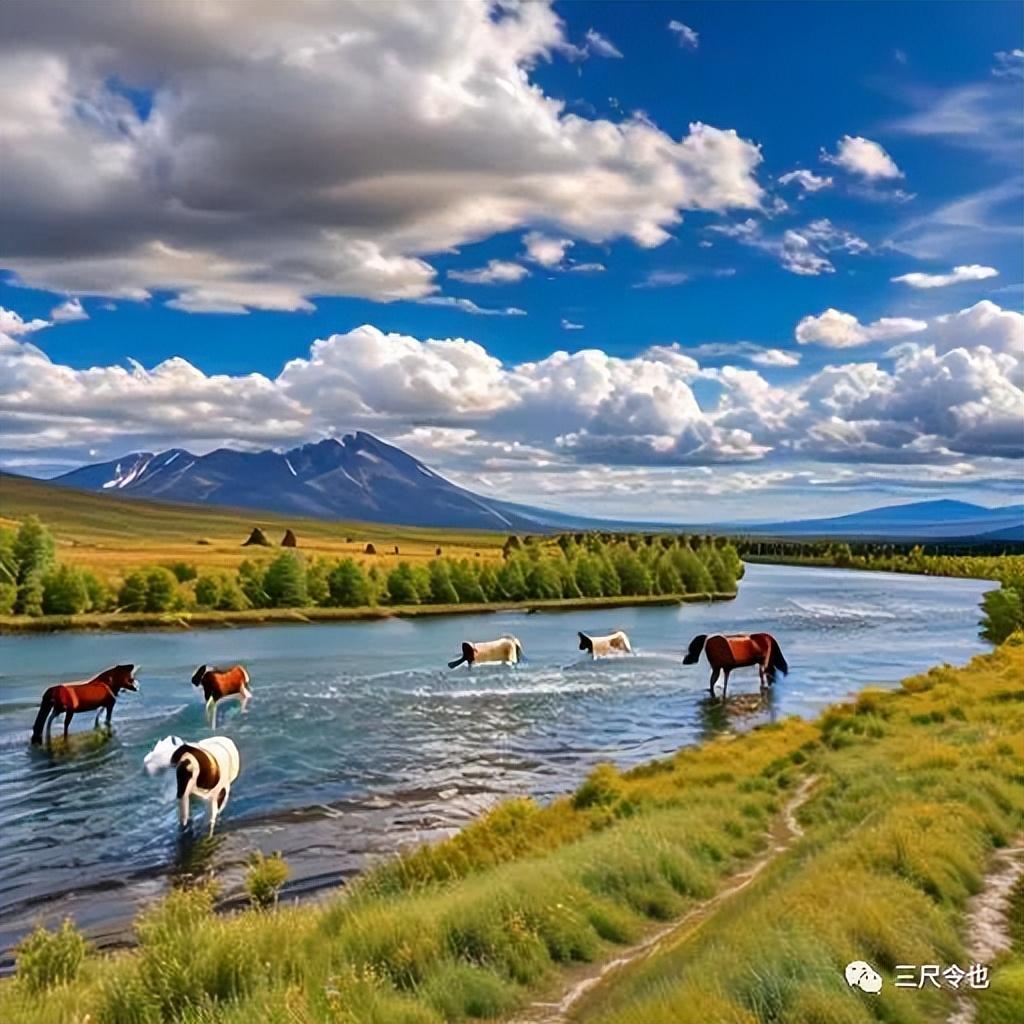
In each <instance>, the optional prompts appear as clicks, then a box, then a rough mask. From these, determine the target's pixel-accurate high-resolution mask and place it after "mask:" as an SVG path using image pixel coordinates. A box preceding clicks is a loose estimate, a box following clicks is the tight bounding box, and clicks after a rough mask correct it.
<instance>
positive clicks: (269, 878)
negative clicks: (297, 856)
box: [245, 852, 291, 910]
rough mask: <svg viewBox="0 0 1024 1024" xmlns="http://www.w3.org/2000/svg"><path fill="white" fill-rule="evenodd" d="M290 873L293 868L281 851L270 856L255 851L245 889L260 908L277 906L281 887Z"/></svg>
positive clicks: (246, 875) (250, 862)
mask: <svg viewBox="0 0 1024 1024" xmlns="http://www.w3.org/2000/svg"><path fill="white" fill-rule="evenodd" d="M289 875H291V869H290V868H289V867H288V864H287V862H286V861H285V859H284V857H282V856H281V854H280V853H279V852H278V853H272V854H271V855H270V856H269V857H268V856H266V855H265V854H263V853H254V854H253V855H252V856H251V857H250V858H249V868H248V870H247V871H246V873H245V891H246V892H247V893H248V894H249V899H250V901H251V902H252V905H253V906H254V907H256V908H257V909H258V910H266V909H267V908H268V907H273V906H276V904H277V899H278V896H279V895H280V893H281V887H282V886H283V885H284V883H285V882H287V881H288V876H289Z"/></svg>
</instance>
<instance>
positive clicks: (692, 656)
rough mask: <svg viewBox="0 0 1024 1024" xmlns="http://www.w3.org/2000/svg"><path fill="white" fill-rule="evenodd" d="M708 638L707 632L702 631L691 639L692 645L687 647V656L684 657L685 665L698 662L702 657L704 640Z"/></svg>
mask: <svg viewBox="0 0 1024 1024" xmlns="http://www.w3.org/2000/svg"><path fill="white" fill-rule="evenodd" d="M707 638H708V635H707V633H701V634H700V635H699V636H695V637H694V638H693V639H692V640H691V641H690V646H689V647H688V648H687V649H686V657H685V658H683V664H684V665H696V664H697V662H698V660H699V659H700V652H701V651H703V650H704V641H705V640H707Z"/></svg>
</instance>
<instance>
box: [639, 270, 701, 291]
mask: <svg viewBox="0 0 1024 1024" xmlns="http://www.w3.org/2000/svg"><path fill="white" fill-rule="evenodd" d="M689 280H690V275H689V274H688V273H687V272H686V271H685V270H650V271H648V272H647V273H646V274H645V275H644V278H643V280H642V281H640V282H638V283H637V284H635V285H633V287H634V288H674V287H675V286H676V285H680V284H685V283H686V282H687V281H689Z"/></svg>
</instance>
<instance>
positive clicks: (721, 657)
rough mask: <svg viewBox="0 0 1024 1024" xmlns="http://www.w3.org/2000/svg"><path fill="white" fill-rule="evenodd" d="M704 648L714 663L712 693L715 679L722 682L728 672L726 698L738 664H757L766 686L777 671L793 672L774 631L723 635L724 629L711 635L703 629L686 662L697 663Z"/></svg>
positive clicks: (691, 646)
mask: <svg viewBox="0 0 1024 1024" xmlns="http://www.w3.org/2000/svg"><path fill="white" fill-rule="evenodd" d="M702 650H703V651H704V652H705V653H706V654H707V657H708V664H709V665H710V666H711V682H710V683H709V684H708V691H709V692H710V693H711V696H712V697H714V695H715V683H717V682H718V676H719V673H723V672H724V673H725V678H724V679H723V680H722V699H723V700H724V699H725V691H726V690H727V689H728V687H729V673H730V672H731V671H732V670H733V669H734V668H744V667H745V666H747V665H756V666H757V670H758V672H759V673H760V675H761V689H762V690H764V689H765V687H766V686H771V685H772V683H774V682H775V673H776V671H778V672H781V673H782V674H783V675H786V674H787V673H788V672H789V665H788V664H787V662H786V659H785V658H784V657H783V656H782V650H781V648H780V647H779V642H778V640H776V639H775V637H773V636H772V635H771V633H751V634H750V635H749V636H748V635H747V634H745V633H737V634H731V635H729V636H723V635H722V634H721V633H716V634H715V635H714V636H708V635H707V634H706V633H701V634H700V636H695V637H694V638H693V639H692V640H691V641H690V646H689V649H688V650H687V652H686V657H685V658H683V664H684V665H696V664H697V661H698V659H699V658H700V652H701V651H702Z"/></svg>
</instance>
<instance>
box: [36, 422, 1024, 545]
mask: <svg viewBox="0 0 1024 1024" xmlns="http://www.w3.org/2000/svg"><path fill="white" fill-rule="evenodd" d="M52 482H53V483H55V484H58V485H60V486H64V487H74V488H78V489H80V490H86V491H96V492H100V493H104V492H106V493H114V494H118V495H121V496H124V497H134V498H149V499H160V500H163V501H172V502H186V503H191V504H204V505H224V506H232V507H235V508H251V509H259V510H264V511H268V512H278V513H284V514H286V515H301V516H313V517H315V518H320V519H345V520H353V519H355V520H364V521H368V522H377V523H394V524H396V525H403V526H426V527H453V528H461V529H482V530H499V531H514V532H531V531H535V532H541V531H545V530H560V529H570V530H571V529H615V530H622V529H644V528H651V529H656V528H660V529H664V528H674V529H689V530H707V529H715V530H717V531H719V532H728V533H734V534H738V533H743V534H752V535H759V536H773V537H836V538H840V537H843V538H848V539H857V538H861V539H891V540H922V541H926V540H933V541H934V540H951V539H958V540H972V541H993V542H999V541H1014V542H1021V541H1024V505H1008V506H1004V507H1001V508H986V507H984V506H982V505H974V504H971V503H969V502H964V501H950V500H939V501H921V502H912V503H909V504H903V505H890V506H886V507H883V508H876V509H869V510H867V511H862V512H854V513H851V514H849V515H843V516H835V517H832V518H827V519H807V520H797V521H784V522H768V523H743V524H735V523H734V524H699V525H688V526H683V525H681V524H679V523H676V524H666V523H624V522H622V521H610V520H606V519H598V518H586V517H582V516H573V515H568V514H563V513H558V512H554V511H550V510H546V509H540V508H533V507H531V506H529V505H519V504H515V503H513V502H508V501H501V500H498V499H494V498H487V497H483V496H481V495H479V494H474V493H473V492H472V491H470V490H467V489H466V488H464V487H459V486H458V485H456V484H453V483H452V482H451V481H450V480H446V479H445V478H444V477H443V476H441V475H440V474H439V473H437V472H435V471H434V470H432V469H431V468H430V467H429V466H427V465H425V464H424V463H423V462H421V461H420V460H419V459H416V458H414V457H413V456H411V455H409V454H408V453H406V452H404V451H402V449H400V448H397V447H396V446H394V445H391V444H387V443H385V442H384V441H381V440H380V439H379V438H376V437H374V436H373V435H372V434H368V433H366V432H364V431H357V432H356V433H354V434H347V435H345V436H344V437H342V438H341V439H340V440H339V439H334V438H329V439H327V440H324V441H319V442H316V443H312V444H305V445H302V446H300V447H297V448H293V449H291V450H290V451H286V452H276V451H262V452H242V451H235V450H232V449H229V448H219V449H217V450H216V451H212V452H209V453H208V454H206V455H194V454H193V453H191V452H189V451H186V450H185V449H183V448H172V449H169V450H168V451H163V452H159V453H153V452H133V453H131V454H129V455H124V456H122V457H121V458H119V459H114V460H112V461H110V462H102V463H97V464H94V465H89V466H82V467H80V468H78V469H74V470H72V471H71V472H69V473H65V474H64V475H63V476H59V477H57V478H56V479H55V480H53V481H52Z"/></svg>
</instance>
